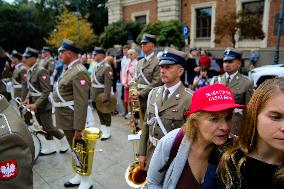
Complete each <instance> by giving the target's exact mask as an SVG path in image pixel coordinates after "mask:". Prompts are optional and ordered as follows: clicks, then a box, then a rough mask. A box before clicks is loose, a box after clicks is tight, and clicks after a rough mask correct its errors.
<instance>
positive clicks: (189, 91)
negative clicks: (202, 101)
mask: <svg viewBox="0 0 284 189" xmlns="http://www.w3.org/2000/svg"><path fill="white" fill-rule="evenodd" d="M184 91H185V92H186V93H188V94H190V95H193V91H192V90H190V89H189V88H186V87H185V88H184Z"/></svg>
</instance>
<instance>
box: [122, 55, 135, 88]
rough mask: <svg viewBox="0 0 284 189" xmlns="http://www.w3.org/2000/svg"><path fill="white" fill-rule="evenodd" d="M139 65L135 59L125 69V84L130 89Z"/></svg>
mask: <svg viewBox="0 0 284 189" xmlns="http://www.w3.org/2000/svg"><path fill="white" fill-rule="evenodd" d="M137 63H138V61H137V59H134V60H132V61H129V62H128V63H127V65H126V69H125V83H124V86H125V87H128V86H129V83H130V82H131V81H132V80H133V78H134V74H135V69H136V66H137Z"/></svg>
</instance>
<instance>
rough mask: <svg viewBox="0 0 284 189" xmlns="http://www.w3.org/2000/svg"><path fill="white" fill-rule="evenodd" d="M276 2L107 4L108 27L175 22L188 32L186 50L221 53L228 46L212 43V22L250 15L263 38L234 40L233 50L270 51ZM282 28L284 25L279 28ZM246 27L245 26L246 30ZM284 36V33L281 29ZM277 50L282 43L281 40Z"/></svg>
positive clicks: (114, 0) (116, 0)
mask: <svg viewBox="0 0 284 189" xmlns="http://www.w3.org/2000/svg"><path fill="white" fill-rule="evenodd" d="M280 2H281V1H280V0H108V4H107V7H108V16H109V23H112V22H116V21H119V20H124V21H131V20H132V21H135V20H136V21H138V22H140V23H142V24H148V23H152V22H155V21H157V20H161V21H166V20H179V21H182V22H184V23H186V24H187V26H188V27H189V28H190V47H203V48H211V49H218V48H220V49H222V48H224V47H230V46H232V43H231V41H230V40H229V38H227V37H224V38H223V39H222V40H221V42H220V43H215V39H216V36H215V32H214V26H215V23H216V20H218V19H219V18H222V17H224V15H226V14H227V13H228V12H232V11H236V12H238V11H242V10H246V11H250V12H252V13H254V14H258V15H259V18H260V19H261V23H262V30H263V32H264V33H265V38H264V39H262V40H260V39H259V40H250V39H244V38H242V36H241V35H240V34H237V35H236V36H235V39H236V45H235V46H236V47H237V48H261V49H264V48H265V49H273V48H275V46H276V40H277V35H276V33H277V32H276V28H277V22H276V18H277V16H278V15H279V12H280V7H281V6H280ZM283 26H284V24H283ZM248 27H249V26H248ZM282 32H283V34H284V29H283V31H282ZM280 44H281V47H283V46H284V39H283V37H282V38H281V42H280Z"/></svg>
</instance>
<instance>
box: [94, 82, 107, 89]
mask: <svg viewBox="0 0 284 189" xmlns="http://www.w3.org/2000/svg"><path fill="white" fill-rule="evenodd" d="M92 87H94V88H99V89H103V88H105V86H104V85H97V84H94V83H93V84H92Z"/></svg>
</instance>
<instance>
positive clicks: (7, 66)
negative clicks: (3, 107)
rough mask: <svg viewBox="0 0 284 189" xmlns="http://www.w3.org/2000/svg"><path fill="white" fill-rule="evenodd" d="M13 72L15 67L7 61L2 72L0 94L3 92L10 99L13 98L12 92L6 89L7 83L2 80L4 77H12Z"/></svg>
mask: <svg viewBox="0 0 284 189" xmlns="http://www.w3.org/2000/svg"><path fill="white" fill-rule="evenodd" d="M12 74H13V69H12V67H11V65H10V64H9V63H8V62H6V63H5V67H4V70H3V72H2V74H1V81H0V94H3V95H4V96H5V97H6V98H7V99H8V100H10V99H11V95H10V93H8V92H7V91H6V85H5V84H4V83H3V82H2V79H11V78H12Z"/></svg>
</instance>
